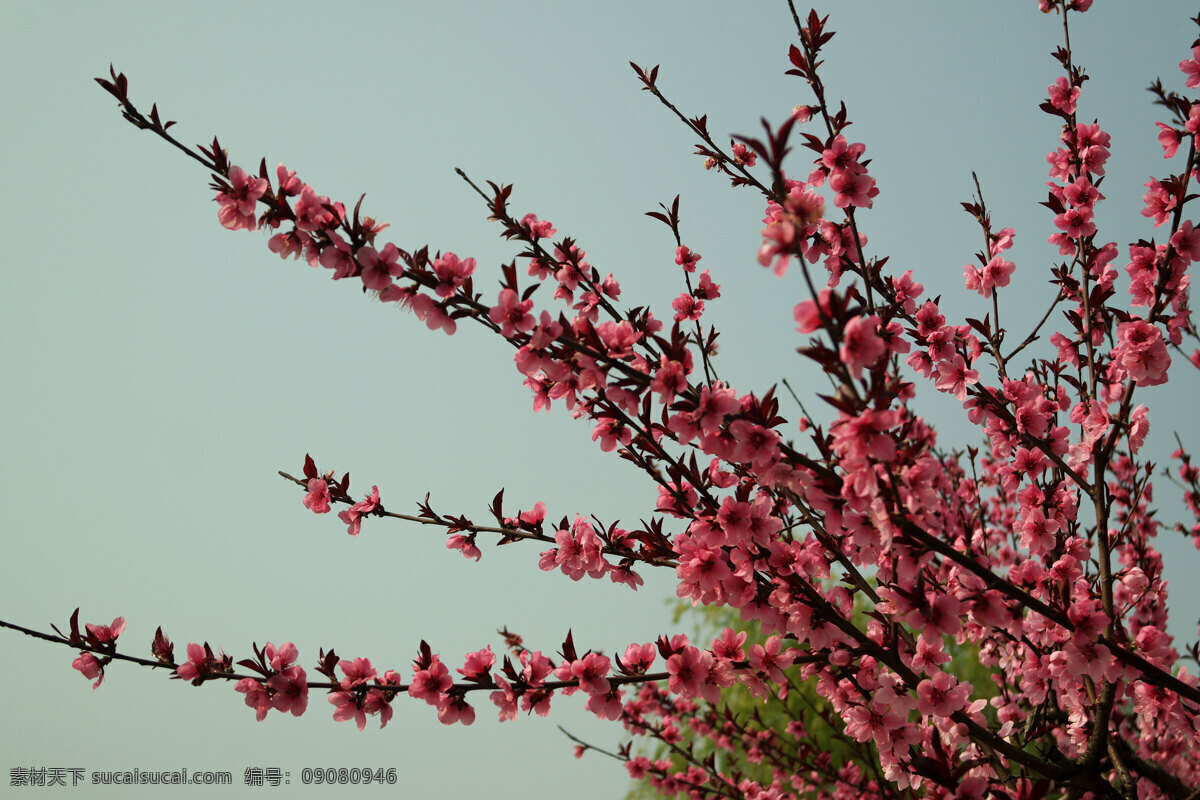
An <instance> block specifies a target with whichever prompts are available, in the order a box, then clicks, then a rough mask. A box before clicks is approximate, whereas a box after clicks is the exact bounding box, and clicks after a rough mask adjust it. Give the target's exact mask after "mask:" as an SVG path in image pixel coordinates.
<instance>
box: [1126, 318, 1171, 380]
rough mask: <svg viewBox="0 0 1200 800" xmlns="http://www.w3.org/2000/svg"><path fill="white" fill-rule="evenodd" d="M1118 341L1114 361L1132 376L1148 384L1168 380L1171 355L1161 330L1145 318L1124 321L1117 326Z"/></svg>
mask: <svg viewBox="0 0 1200 800" xmlns="http://www.w3.org/2000/svg"><path fill="white" fill-rule="evenodd" d="M1117 340H1118V344H1117V346H1116V347H1114V348H1113V360H1114V361H1116V362H1117V363H1118V364H1119V365H1120V366H1121V368H1122V369H1124V370H1125V371H1126V372H1127V373H1128V374H1129V377H1130V378H1132V379H1133V380H1135V381H1137V382H1138V383H1140V384H1142V385H1145V386H1157V385H1159V384H1162V383H1166V382H1167V369H1168V368H1169V367H1170V366H1171V356H1170V354H1169V353H1168V352H1167V345H1166V343H1165V342H1164V341H1163V337H1162V331H1161V330H1159V329H1158V328H1157V327H1155V326H1154V325H1151V324H1150V323H1149V322H1146V321H1145V320H1132V321H1130V322H1122V323H1121V324H1119V325H1118V326H1117Z"/></svg>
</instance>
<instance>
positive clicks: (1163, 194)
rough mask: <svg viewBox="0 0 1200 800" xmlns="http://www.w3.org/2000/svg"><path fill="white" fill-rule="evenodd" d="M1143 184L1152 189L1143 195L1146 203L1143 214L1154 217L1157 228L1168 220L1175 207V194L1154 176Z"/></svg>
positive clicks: (1143, 200)
mask: <svg viewBox="0 0 1200 800" xmlns="http://www.w3.org/2000/svg"><path fill="white" fill-rule="evenodd" d="M1143 185H1144V186H1145V187H1146V188H1148V189H1149V190H1150V191H1148V192H1146V194H1144V195H1142V202H1143V203H1145V208H1143V209H1142V216H1143V217H1154V227H1156V228H1157V227H1158V226H1159V225H1162V224H1163V223H1164V222H1166V221H1167V217H1168V216H1169V215H1170V213H1171V212H1172V211H1173V210H1174V209H1175V196H1174V195H1172V194H1169V193H1168V192H1167V190H1166V189H1165V188H1164V187H1163V185H1162V184H1161V183H1159V182H1158V181H1157V180H1155V179H1154V178H1151V179H1150V182H1149V183H1146V184H1143Z"/></svg>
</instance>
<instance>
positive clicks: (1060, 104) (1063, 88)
mask: <svg viewBox="0 0 1200 800" xmlns="http://www.w3.org/2000/svg"><path fill="white" fill-rule="evenodd" d="M1047 91H1048V92H1049V93H1050V105H1052V106H1054V107H1055V108H1057V109H1058V110H1059V111H1062V112H1063V113H1065V114H1074V113H1075V101H1076V100H1078V99H1079V87H1078V86H1071V85H1069V84H1068V83H1067V79H1066V78H1065V77H1063V76H1059V78H1058V80H1057V81H1055V82H1054V83H1053V84H1051V85H1050V86H1049V87H1047Z"/></svg>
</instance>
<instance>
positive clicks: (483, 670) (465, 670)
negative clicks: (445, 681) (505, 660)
mask: <svg viewBox="0 0 1200 800" xmlns="http://www.w3.org/2000/svg"><path fill="white" fill-rule="evenodd" d="M495 663H496V654H495V653H493V652H492V646H491V645H490V644H489V645H488V646H487V647H485V648H484V649H482V650H477V651H475V652H474V653H468V654H467V662H466V663H465V664H464V665H463V667H462V669H460V670H458V674H460V675H462V676H463V677H464V678H466V679H467V680H469V681H483V680H486V679H487V677H488V673H489V671H490V670H491V668H492V665H493V664H495Z"/></svg>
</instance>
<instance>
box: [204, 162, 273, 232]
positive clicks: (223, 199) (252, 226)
mask: <svg viewBox="0 0 1200 800" xmlns="http://www.w3.org/2000/svg"><path fill="white" fill-rule="evenodd" d="M269 188H270V184H269V183H268V182H267V181H266V179H265V178H251V177H250V176H249V175H248V174H247V173H246V171H245V170H244V169H242V168H241V167H231V168H230V169H229V188H228V189H223V190H221V191H220V192H217V197H216V201H217V202H218V203H220V204H221V207H220V209H218V210H217V219H219V220H220V221H221V224H222V225H224V226H225V227H226V228H228V229H229V230H231V231H236V230H239V229H242V228H244V229H246V230H248V231H254V230H258V218H257V216H256V214H255V212H256V210H257V208H258V199H259V198H260V197H262V196H263V195H264V194H266V193H267V189H269Z"/></svg>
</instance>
